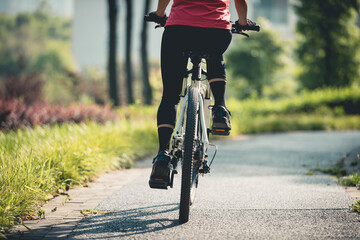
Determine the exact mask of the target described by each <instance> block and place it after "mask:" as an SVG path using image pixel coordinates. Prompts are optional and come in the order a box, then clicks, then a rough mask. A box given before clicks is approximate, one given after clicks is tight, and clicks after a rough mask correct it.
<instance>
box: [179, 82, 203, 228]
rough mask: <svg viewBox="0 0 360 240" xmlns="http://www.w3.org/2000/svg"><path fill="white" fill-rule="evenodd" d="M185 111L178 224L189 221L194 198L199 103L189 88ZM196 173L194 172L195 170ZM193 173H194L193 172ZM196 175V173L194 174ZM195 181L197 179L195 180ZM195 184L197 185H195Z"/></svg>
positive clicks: (192, 89)
mask: <svg viewBox="0 0 360 240" xmlns="http://www.w3.org/2000/svg"><path fill="white" fill-rule="evenodd" d="M188 94H189V98H188V104H187V110H186V127H185V141H184V157H183V164H182V176H181V196H180V213H179V221H180V223H186V222H187V221H189V212H190V205H191V202H193V201H194V199H192V198H193V197H194V191H195V187H196V186H195V185H194V180H195V179H194V175H193V171H194V164H195V161H194V153H195V148H196V147H195V133H196V127H197V123H198V109H199V101H198V94H197V91H196V89H195V88H190V90H189V92H188ZM195 171H196V170H195ZM194 173H195V172H194ZM195 174H196V173H195ZM196 181H197V179H196ZM196 184H197V183H196Z"/></svg>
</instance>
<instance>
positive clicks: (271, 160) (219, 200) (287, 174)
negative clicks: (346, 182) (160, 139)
mask: <svg viewBox="0 0 360 240" xmlns="http://www.w3.org/2000/svg"><path fill="white" fill-rule="evenodd" d="M217 145H218V148H219V150H218V153H217V156H216V159H215V161H214V163H213V165H212V166H211V173H210V174H208V175H206V176H204V177H201V178H200V182H199V188H198V190H197V195H196V201H195V204H194V205H193V206H192V207H191V210H190V220H189V222H188V223H186V224H182V225H180V224H179V223H178V211H179V199H180V176H179V175H178V176H177V178H176V182H175V184H174V185H175V186H174V188H173V189H170V190H154V189H150V188H149V187H148V178H149V175H150V170H151V168H150V167H151V160H150V159H146V160H144V161H142V162H140V163H139V165H138V171H139V172H140V173H141V174H140V175H139V176H140V177H137V178H136V179H134V180H133V181H131V182H130V183H129V184H127V185H125V186H124V187H122V188H121V189H120V190H119V191H117V192H115V193H114V194H112V195H111V196H110V197H108V198H107V199H106V200H104V201H103V202H102V203H100V204H99V205H98V206H97V209H99V210H106V211H111V213H108V214H99V215H94V216H91V217H87V218H85V219H84V220H83V221H81V222H80V224H79V225H78V227H77V228H76V229H75V230H74V231H73V233H72V234H71V235H70V237H69V239H360V230H359V229H360V215H359V214H356V213H353V212H350V211H349V210H348V209H349V206H350V205H351V204H352V203H354V200H353V199H351V198H350V197H349V196H348V195H347V194H346V192H345V190H344V188H343V187H341V186H338V185H337V183H336V181H335V180H334V178H332V177H331V176H327V175H323V174H316V175H315V176H308V175H306V173H307V172H308V171H309V169H311V168H315V167H329V166H333V165H335V164H336V162H337V161H339V159H341V158H342V157H343V156H344V154H346V153H348V152H350V151H351V150H352V149H354V148H357V147H359V146H360V132H358V131H357V132H298V133H297V132H295V133H286V134H269V135H255V136H248V137H242V138H237V139H232V140H226V141H218V142H217ZM99 194H101V193H99Z"/></svg>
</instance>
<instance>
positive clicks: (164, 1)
mask: <svg viewBox="0 0 360 240" xmlns="http://www.w3.org/2000/svg"><path fill="white" fill-rule="evenodd" d="M169 2H170V0H159V1H158V7H157V9H156V15H158V16H159V17H164V16H165V15H166V13H165V10H166V7H167V5H169Z"/></svg>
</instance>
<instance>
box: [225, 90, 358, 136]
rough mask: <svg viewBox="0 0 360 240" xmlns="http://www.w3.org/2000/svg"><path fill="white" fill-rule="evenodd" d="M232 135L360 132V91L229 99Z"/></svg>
mask: <svg viewBox="0 0 360 240" xmlns="http://www.w3.org/2000/svg"><path fill="white" fill-rule="evenodd" d="M227 107H228V108H229V109H230V111H231V113H232V117H231V122H232V127H233V129H232V130H231V131H232V134H235V135H236V134H240V133H262V132H279V131H281V132H282V131H295V130H348V129H360V88H359V87H358V86H356V85H352V86H349V87H345V88H329V89H321V90H314V91H312V92H310V91H305V90H304V91H303V92H301V93H300V94H298V95H296V96H293V97H291V98H281V99H276V100H271V99H268V98H258V97H253V98H248V99H246V100H243V101H239V100H236V99H230V100H228V101H227Z"/></svg>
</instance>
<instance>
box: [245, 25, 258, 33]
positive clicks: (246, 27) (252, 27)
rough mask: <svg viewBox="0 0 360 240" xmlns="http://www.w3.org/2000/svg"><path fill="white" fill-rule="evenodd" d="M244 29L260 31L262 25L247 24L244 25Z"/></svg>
mask: <svg viewBox="0 0 360 240" xmlns="http://www.w3.org/2000/svg"><path fill="white" fill-rule="evenodd" d="M243 30H249V31H256V32H259V31H260V26H259V25H250V26H249V25H246V26H244V27H243Z"/></svg>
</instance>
